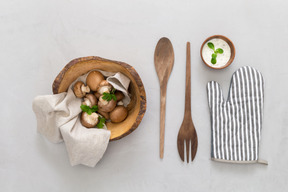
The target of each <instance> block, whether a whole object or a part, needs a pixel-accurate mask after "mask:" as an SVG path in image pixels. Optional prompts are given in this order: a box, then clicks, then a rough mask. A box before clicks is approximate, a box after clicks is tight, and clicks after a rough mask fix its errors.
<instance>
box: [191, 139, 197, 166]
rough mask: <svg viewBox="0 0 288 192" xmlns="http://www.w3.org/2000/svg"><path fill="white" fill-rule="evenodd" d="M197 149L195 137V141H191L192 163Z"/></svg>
mask: <svg viewBox="0 0 288 192" xmlns="http://www.w3.org/2000/svg"><path fill="white" fill-rule="evenodd" d="M197 147H198V139H197V137H195V139H193V140H192V141H191V161H193V160H194V158H195V156H196V152H197Z"/></svg>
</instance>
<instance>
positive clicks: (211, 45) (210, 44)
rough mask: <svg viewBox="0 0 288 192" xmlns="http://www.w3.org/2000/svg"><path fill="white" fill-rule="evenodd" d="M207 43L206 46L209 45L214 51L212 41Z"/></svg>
mask: <svg viewBox="0 0 288 192" xmlns="http://www.w3.org/2000/svg"><path fill="white" fill-rule="evenodd" d="M207 45H208V47H209V48H210V49H213V50H214V51H215V48H214V44H213V43H211V42H209V43H208V44H207Z"/></svg>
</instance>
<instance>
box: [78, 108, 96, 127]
mask: <svg viewBox="0 0 288 192" xmlns="http://www.w3.org/2000/svg"><path fill="white" fill-rule="evenodd" d="M98 117H99V115H98V114H97V113H91V115H89V114H88V113H86V112H82V114H81V118H80V121H81V124H82V125H83V126H84V127H87V128H93V127H95V126H96V125H97V123H98Z"/></svg>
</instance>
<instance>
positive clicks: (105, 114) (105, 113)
mask: <svg viewBox="0 0 288 192" xmlns="http://www.w3.org/2000/svg"><path fill="white" fill-rule="evenodd" d="M98 113H99V114H100V115H102V116H103V117H104V118H105V119H106V120H108V119H110V116H109V113H107V112H104V111H101V110H98Z"/></svg>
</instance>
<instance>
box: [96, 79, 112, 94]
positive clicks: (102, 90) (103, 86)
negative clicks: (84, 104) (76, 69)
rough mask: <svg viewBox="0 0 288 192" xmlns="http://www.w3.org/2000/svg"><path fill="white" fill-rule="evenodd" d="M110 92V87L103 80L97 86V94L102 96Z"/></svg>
mask: <svg viewBox="0 0 288 192" xmlns="http://www.w3.org/2000/svg"><path fill="white" fill-rule="evenodd" d="M111 90H112V85H111V84H110V83H109V82H108V81H106V80H103V81H101V83H100V84H99V87H98V89H97V92H98V93H100V94H101V95H102V94H103V93H110V91H111Z"/></svg>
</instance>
